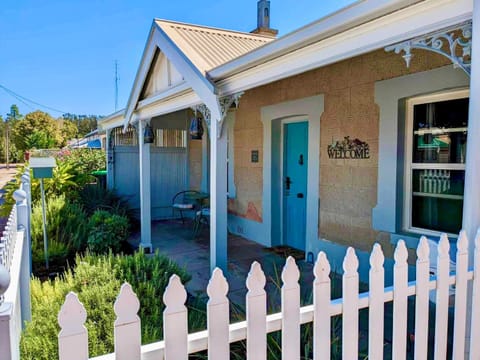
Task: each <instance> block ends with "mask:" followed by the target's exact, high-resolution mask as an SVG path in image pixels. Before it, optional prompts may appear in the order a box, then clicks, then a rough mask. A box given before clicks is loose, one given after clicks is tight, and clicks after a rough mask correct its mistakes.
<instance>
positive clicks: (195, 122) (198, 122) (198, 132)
mask: <svg viewBox="0 0 480 360" xmlns="http://www.w3.org/2000/svg"><path fill="white" fill-rule="evenodd" d="M202 135H203V126H202V119H201V118H200V117H196V116H195V117H193V118H192V121H191V122H190V137H191V139H192V140H201V139H202Z"/></svg>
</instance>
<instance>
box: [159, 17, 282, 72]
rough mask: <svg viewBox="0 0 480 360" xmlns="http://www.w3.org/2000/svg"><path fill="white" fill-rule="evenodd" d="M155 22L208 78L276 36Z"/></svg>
mask: <svg viewBox="0 0 480 360" xmlns="http://www.w3.org/2000/svg"><path fill="white" fill-rule="evenodd" d="M155 23H156V24H157V25H158V26H159V27H160V28H161V29H162V30H163V31H164V32H165V34H167V36H168V37H169V38H170V39H171V40H172V41H173V42H174V43H175V45H176V46H177V47H178V48H179V49H180V51H182V53H183V54H184V55H185V56H186V57H187V58H189V59H190V60H191V61H192V63H193V64H194V65H195V66H196V68H197V69H198V70H199V71H200V72H201V73H202V74H204V75H205V74H206V73H207V72H208V71H210V70H211V69H213V68H216V67H217V66H220V65H223V64H225V63H227V62H229V61H231V60H233V59H236V58H238V57H240V56H242V55H244V54H247V53H249V52H250V51H252V50H255V49H257V48H259V47H261V46H263V45H265V44H267V43H269V42H271V41H272V40H274V38H273V37H269V36H265V35H258V34H251V33H244V32H239V31H231V30H224V29H217V28H211V27H206V26H199V25H191V24H185V23H180V22H175V21H168V20H160V19H156V20H155Z"/></svg>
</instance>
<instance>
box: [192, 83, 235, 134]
mask: <svg viewBox="0 0 480 360" xmlns="http://www.w3.org/2000/svg"><path fill="white" fill-rule="evenodd" d="M242 95H243V92H240V93H236V94H233V95H229V96H225V97H223V98H220V99H218V106H219V110H220V114H221V118H220V119H218V123H219V125H220V126H218V131H217V137H220V136H221V135H222V129H223V121H224V120H225V118H226V116H227V113H228V110H229V109H230V107H231V106H232V105H233V104H235V107H236V108H238V105H239V103H240V98H241V96H242ZM192 110H193V111H199V112H200V113H201V114H202V116H203V118H204V120H205V122H206V123H207V127H208V132H209V133H210V122H211V119H212V113H211V111H210V109H209V108H208V107H207V105H205V104H200V105H197V106H195V107H192Z"/></svg>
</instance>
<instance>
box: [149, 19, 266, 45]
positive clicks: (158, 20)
mask: <svg viewBox="0 0 480 360" xmlns="http://www.w3.org/2000/svg"><path fill="white" fill-rule="evenodd" d="M155 22H156V23H160V24H162V23H163V24H168V25H176V26H182V27H189V28H196V29H203V30H209V31H210V32H223V33H227V34H230V35H231V34H236V35H241V36H243V37H249V38H256V39H258V40H268V41H272V40H275V38H272V37H271V36H267V35H261V34H253V33H250V32H244V31H238V30H230V29H223V28H217V27H213V26H206V25H198V24H189V23H185V22H181V21H173V20H166V19H158V18H155Z"/></svg>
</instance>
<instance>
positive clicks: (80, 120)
mask: <svg viewBox="0 0 480 360" xmlns="http://www.w3.org/2000/svg"><path fill="white" fill-rule="evenodd" d="M62 118H63V120H64V121H65V122H71V123H72V124H75V127H76V128H77V129H78V137H80V138H81V137H83V136H85V135H86V134H88V133H89V132H91V131H92V130H95V129H96V128H97V122H98V120H100V119H101V118H103V116H99V115H76V114H70V113H66V114H63V115H62Z"/></svg>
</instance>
